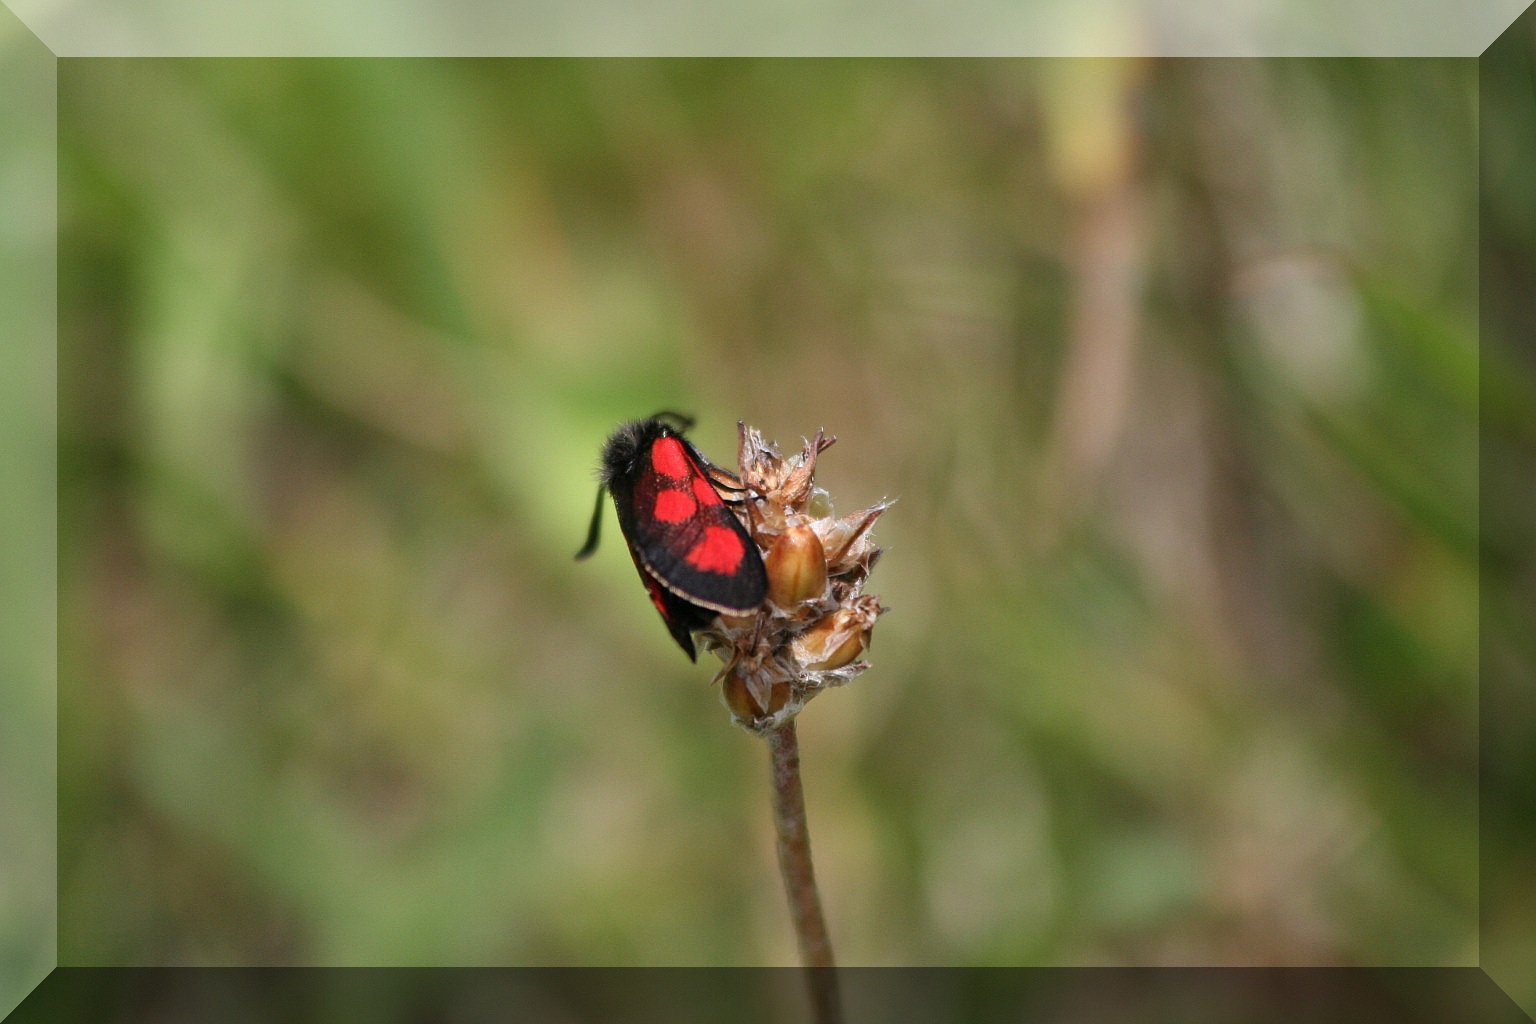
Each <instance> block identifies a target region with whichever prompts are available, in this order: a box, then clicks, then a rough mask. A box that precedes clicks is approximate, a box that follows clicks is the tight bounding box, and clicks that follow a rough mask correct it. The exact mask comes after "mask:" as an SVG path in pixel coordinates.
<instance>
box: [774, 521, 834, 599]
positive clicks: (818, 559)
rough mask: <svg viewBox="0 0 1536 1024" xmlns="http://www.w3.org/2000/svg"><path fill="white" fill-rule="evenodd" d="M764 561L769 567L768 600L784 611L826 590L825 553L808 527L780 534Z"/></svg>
mask: <svg viewBox="0 0 1536 1024" xmlns="http://www.w3.org/2000/svg"><path fill="white" fill-rule="evenodd" d="M763 564H764V565H765V566H767V568H768V600H770V601H772V602H773V603H774V604H776V605H778V606H779V607H780V608H782V609H783V610H785V611H790V610H792V609H794V608H795V607H796V606H797V605H799V604H801V603H802V602H804V601H809V600H811V599H812V598H817V597H820V596H821V595H822V594H823V593H825V592H826V589H827V553H826V552H825V551H823V550H822V547H821V538H820V537H818V536H816V531H815V530H814V529H812V528H811V527H809V526H793V527H790V528H789V529H788V530H785V531H784V532H783V533H781V534H779V535H778V537H777V538H775V539H774V542H773V545H772V546H771V547H770V548H769V549H768V554H767V556H766V557H765V558H764V559H763Z"/></svg>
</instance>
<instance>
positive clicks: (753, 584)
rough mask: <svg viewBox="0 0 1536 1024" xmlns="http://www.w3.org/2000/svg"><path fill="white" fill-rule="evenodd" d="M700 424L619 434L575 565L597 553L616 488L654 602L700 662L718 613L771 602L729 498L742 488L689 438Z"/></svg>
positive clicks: (656, 421)
mask: <svg viewBox="0 0 1536 1024" xmlns="http://www.w3.org/2000/svg"><path fill="white" fill-rule="evenodd" d="M692 425H693V420H691V419H689V418H688V417H686V416H679V415H678V414H676V413H669V412H661V413H657V414H656V415H655V416H652V417H650V418H649V419H643V420H635V421H633V422H630V423H625V424H623V425H622V426H620V427H619V428H618V429H617V430H615V431H614V432H613V434H612V435H611V436H610V437H609V438H608V442H607V444H605V445H604V446H603V456H602V465H601V467H600V468H599V470H598V478H599V481H600V482H599V484H598V488H597V506H596V507H595V508H594V509H593V510H592V525H591V527H590V529H589V530H588V532H587V543H586V544H585V545H584V546H583V547H582V549H581V550H580V551H578V552H577V553H576V557H577V558H586V557H587V556H588V555H590V554H591V553H592V552H593V551H595V550H597V538H598V527H599V525H600V524H601V523H602V515H603V491H604V490H607V491H608V493H610V494H612V495H613V507H614V509H615V510H616V511H617V512H618V515H619V529H620V530H622V531H623V532H624V540H625V542H626V543H627V544H628V545H629V553H630V556H631V557H633V558H634V560H635V568H637V569H638V570H639V571H640V579H641V582H643V583H644V584H645V589H646V590H647V591H649V592H650V595H651V602H652V603H653V604H655V605H656V610H657V611H659V612H661V617H662V620H663V621H664V622H666V624H667V630H668V632H670V633H671V634H672V639H674V640H676V641H677V644H678V646H679V647H681V648H682V649H683V651H684V652H685V653H686V654H687V655H688V657H689V658H690V659H691V660H693V661H697V660H698V656H697V654H696V653H695V652H694V648H693V636H692V635H691V634H692V633H693V631H694V630H696V629H703V628H704V627H706V626H708V625H709V624H710V622H711V621H713V619H714V618H715V616H716V615H719V614H726V615H750V614H752V613H753V612H755V611H756V610H757V609H758V607H759V606H760V605H761V604H762V603H763V600H764V599H765V598H766V597H767V596H768V573H767V571H766V570H765V569H764V568H763V557H762V555H761V554H759V553H758V550H757V545H756V544H754V543H753V541H752V538H751V536H749V535H748V533H747V531H746V528H745V527H743V526H742V525H741V520H739V519H737V518H736V514H735V513H734V512H732V511H731V509H730V506H729V505H728V504H727V503H726V499H724V498H722V497H721V496H720V491H721V490H725V491H740V490H741V488H740V486H739V481H737V479H736V478H735V477H734V476H732V475H731V474H730V473H728V472H726V471H725V470H723V469H720V468H719V467H718V466H715V465H714V464H712V463H711V462H710V461H709V460H708V459H706V458H705V457H704V455H703V453H701V452H700V451H699V450H698V449H697V448H695V447H694V446H693V444H692V443H691V442H690V441H689V440H688V439H687V438H685V437H684V436H683V432H684V431H686V430H687V429H688V428H689V427H691V426H692Z"/></svg>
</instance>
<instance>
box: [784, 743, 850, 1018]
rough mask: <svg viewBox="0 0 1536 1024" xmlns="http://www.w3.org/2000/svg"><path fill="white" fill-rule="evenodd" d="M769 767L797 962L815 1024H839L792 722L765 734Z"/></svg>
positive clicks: (833, 972)
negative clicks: (803, 971)
mask: <svg viewBox="0 0 1536 1024" xmlns="http://www.w3.org/2000/svg"><path fill="white" fill-rule="evenodd" d="M768 749H769V751H770V752H771V755H772V763H773V824H774V828H775V831H776V832H777V833H778V849H779V873H780V874H781V875H783V876H784V890H785V892H786V893H787V894H788V896H789V915H790V917H791V919H793V921H794V926H795V937H796V938H797V939H798V940H799V943H800V962H801V964H803V965H804V967H805V974H806V984H807V987H808V988H809V990H810V996H811V1009H812V1013H813V1016H812V1019H813V1020H814V1021H815V1024H840V1022H841V1021H842V1019H843V1013H842V1004H841V1001H840V999H839V997H838V991H837V971H836V968H835V967H834V965H833V961H832V940H831V939H830V938H829V937H828V935H827V922H826V918H824V917H823V916H822V913H821V897H820V896H818V895H817V893H816V874H815V872H814V871H813V870H812V867H811V835H810V831H809V830H808V829H807V827H806V822H805V794H804V793H803V792H802V790H801V788H800V743H799V740H798V739H796V737H795V720H794V719H793V718H791V719H790V720H789V721H787V722H785V723H784V724H783V725H781V726H779V727H778V728H777V729H774V730H773V731H771V732H770V733H768Z"/></svg>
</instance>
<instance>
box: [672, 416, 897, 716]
mask: <svg viewBox="0 0 1536 1024" xmlns="http://www.w3.org/2000/svg"><path fill="white" fill-rule="evenodd" d="M740 434H741V442H740V445H739V448H738V453H739V460H740V475H741V485H742V487H743V489H744V495H745V500H744V501H743V502H742V503H741V504H740V505H739V506H737V514H738V515H740V516H741V519H742V522H743V524H744V525H746V527H747V530H748V532H749V533H750V534H751V535H752V539H753V540H754V541H755V542H756V543H757V545H758V547H759V548H760V549H761V551H762V553H763V562H764V565H765V567H766V568H767V570H768V597H769V599H768V601H766V602H765V603H764V604H763V606H762V607H761V608H760V609H758V611H757V612H756V613H755V614H753V615H749V616H729V617H728V616H720V617H718V618H716V619H715V621H714V622H713V623H712V624H711V625H710V627H709V628H708V629H707V630H705V631H704V632H703V633H701V635H700V638H701V640H702V641H703V643H704V646H705V647H706V648H708V649H709V650H712V651H714V652H715V654H716V655H717V656H718V657H719V658H720V660H721V661H723V662H724V663H725V667H724V668H723V669H721V672H720V676H719V677H718V678H720V679H721V691H720V693H721V699H722V700H723V702H724V703H725V705H726V707H727V708H729V709H730V712H731V715H732V717H733V718H734V719H735V721H736V722H737V724H739V725H741V726H742V727H743V728H746V729H748V730H751V731H753V732H758V733H765V732H767V731H769V730H771V729H773V728H776V727H778V726H780V725H782V724H783V723H784V722H786V721H788V720H789V719H790V718H792V717H794V716H795V715H797V714H799V712H800V709H801V708H803V707H804V706H805V705H806V703H807V702H808V701H809V700H810V699H811V698H812V697H814V696H816V694H818V693H820V692H821V691H822V690H824V689H826V688H827V687H829V686H839V685H842V684H843V683H846V682H848V681H849V680H850V679H853V678H854V677H855V676H857V675H859V674H860V673H861V672H863V671H864V670H865V669H867V668H868V667H869V664H868V663H867V662H864V661H859V660H857V659H858V658H859V656H860V655H861V654H863V653H864V651H865V650H866V649H867V648H868V646H869V640H870V634H871V631H872V630H873V629H874V624H875V620H876V619H877V618H879V617H880V615H881V614H882V613H884V611H885V609H884V608H882V607H881V606H880V599H879V598H878V597H873V596H865V595H863V593H862V591H863V588H864V581H865V580H866V579H867V578H868V576H869V572H870V569H871V568H873V566H874V564H875V561H876V560H877V559H878V558H879V556H880V549H879V548H878V547H876V546H875V544H874V540H873V538H872V536H871V527H873V526H874V523H875V520H877V519H879V518H880V516H881V514H883V513H884V512H885V510H886V509H887V508H889V507H890V504H891V503H890V502H889V501H882V502H880V503H879V504H877V505H874V506H872V507H870V508H867V509H865V510H863V511H862V512H856V513H854V514H853V515H850V516H845V517H843V518H841V519H839V518H837V517H836V516H834V515H833V513H832V502H831V499H830V498H829V497H828V496H827V493H826V492H825V491H823V490H822V489H821V488H819V487H817V486H816V485H815V479H814V478H815V472H816V458H817V456H819V455H820V454H821V453H822V452H823V451H825V450H826V449H827V448H829V447H831V445H832V443H833V441H834V440H836V439H835V438H831V437H826V436H825V435H823V434H822V433H821V432H820V431H818V432H817V433H816V436H815V438H813V439H812V440H810V441H807V442H806V443H805V446H804V448H803V449H802V450H801V451H800V452H799V453H798V454H796V455H793V456H791V457H789V458H785V457H783V456H781V455H780V454H779V452H778V450H777V449H776V448H774V447H773V446H772V445H770V444H767V443H766V442H764V440H763V437H762V435H761V434H759V433H758V432H757V431H756V430H753V429H750V428H748V427H746V426H745V425H742V426H741V427H740Z"/></svg>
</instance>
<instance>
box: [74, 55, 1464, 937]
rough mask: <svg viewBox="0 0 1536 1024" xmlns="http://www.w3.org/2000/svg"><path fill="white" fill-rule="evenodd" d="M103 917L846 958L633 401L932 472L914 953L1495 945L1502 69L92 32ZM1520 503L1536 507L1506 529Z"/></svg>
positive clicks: (829, 856) (880, 654)
mask: <svg viewBox="0 0 1536 1024" xmlns="http://www.w3.org/2000/svg"><path fill="white" fill-rule="evenodd" d="M60 113H61V129H60V131H61V154H60V160H61V195H62V205H63V210H62V218H63V223H62V230H63V238H62V249H63V257H62V266H61V289H62V293H63V294H62V299H63V314H62V323H61V348H60V370H61V395H60V404H61V418H62V435H61V477H62V483H61V487H62V490H61V506H62V507H63V508H64V509H65V513H64V518H63V521H62V522H61V524H60V528H61V546H62V551H61V561H60V574H61V601H62V606H61V630H62V633H63V642H62V644H61V680H60V686H61V693H62V696H61V735H60V744H61V757H62V761H63V764H62V767H61V785H62V793H61V806H60V814H61V822H62V824H61V851H60V871H61V887H62V891H61V911H60V912H61V927H60V931H61V943H60V950H61V959H62V960H63V961H64V962H66V963H75V964H110V963H195V964H212V963H221V964H223V963H228V964H244V963H325V964H381V963H403V964H457V963H469V964H492V963H535V964H544V963H581V964H610V963H660V964H716V963H749V964H754V963H788V962H793V960H794V956H795V953H794V948H793V940H792V937H791V935H790V932H789V927H788V920H787V914H786V912H785V909H784V907H783V896H782V893H781V891H780V887H779V883H778V880H777V878H776V875H775V872H774V868H773V859H772V858H773V849H772V840H771V832H770V829H769V824H768V812H767V792H766V789H767V780H766V773H767V764H766V758H767V755H766V751H765V750H763V749H761V748H760V746H759V744H758V743H757V741H756V740H755V739H752V738H751V737H749V736H747V735H745V734H744V733H741V732H738V731H736V730H734V729H733V728H732V727H731V726H730V725H729V724H728V718H727V715H726V712H725V711H724V709H723V708H721V707H720V706H719V704H718V702H717V700H716V695H715V693H714V692H713V691H712V690H711V688H710V686H709V685H708V681H709V677H710V674H711V673H712V671H713V668H712V667H709V666H706V665H703V664H701V665H699V666H693V665H689V664H688V663H686V662H685V661H683V660H682V659H681V658H680V657H679V655H678V652H677V650H676V648H675V645H673V644H672V642H671V641H670V640H669V639H668V637H667V636H666V633H665V631H664V630H663V628H662V626H661V624H660V623H659V621H658V620H657V619H656V615H655V612H654V611H653V610H652V609H651V608H650V606H649V602H648V601H647V600H646V598H645V595H644V592H643V590H642V588H641V587H640V586H639V583H638V581H637V580H636V579H635V578H634V570H633V567H632V566H631V565H630V562H629V558H628V557H627V555H626V553H625V551H624V549H623V546H622V544H620V543H619V541H618V536H617V531H616V530H614V529H613V523H612V520H611V519H610V520H609V522H608V524H607V537H606V541H605V545H604V547H603V549H602V550H601V551H600V552H599V554H598V556H597V557H596V558H594V559H593V560H591V561H590V562H586V563H582V564H576V563H573V562H572V560H571V556H572V554H573V552H574V551H575V549H576V548H577V546H578V545H579V544H580V543H581V540H582V537H583V534H584V530H585V527H586V517H587V516H588V514H589V513H590V510H591V502H592V498H593V490H594V478H593V476H592V474H591V468H592V466H593V465H594V463H595V459H596V453H597V450H598V447H599V445H600V444H601V442H602V440H603V438H604V436H605V435H606V433H607V431H608V430H609V429H611V427H612V426H613V425H614V424H615V423H616V422H617V421H618V420H620V419H623V418H627V417H634V416H639V415H645V414H648V413H650V412H653V411H655V410H656V409H659V408H673V409H681V410H684V411H688V412H692V413H694V414H696V415H697V416H698V417H699V418H700V426H699V428H698V429H697V430H696V431H695V433H694V437H695V440H697V441H698V443H699V444H700V446H701V447H702V448H703V450H704V451H705V452H707V453H709V454H711V455H712V456H714V457H715V458H716V459H718V460H719V461H722V462H726V463H729V462H730V456H731V453H732V451H733V446H734V436H735V435H734V426H735V421H736V420H737V419H738V418H742V419H745V420H746V421H747V422H749V423H751V424H753V425H755V426H758V427H760V428H761V429H763V431H764V432H765V433H766V434H767V435H768V436H770V437H775V438H777V439H778V440H779V441H780V442H781V443H784V444H786V445H795V444H797V443H798V441H799V438H800V436H801V435H806V434H810V433H812V432H814V431H815V430H816V429H817V428H818V427H826V428H827V429H828V431H829V432H831V433H834V434H836V435H838V437H839V438H840V440H839V442H838V444H837V445H836V447H834V448H832V449H831V450H830V451H829V452H827V453H826V455H825V456H824V457H823V459H822V462H821V475H820V478H819V480H820V482H821V483H822V484H824V485H825V486H826V487H827V488H828V489H829V490H830V491H831V493H832V495H833V498H834V500H835V501H836V502H837V505H838V508H839V509H840V510H842V511H851V510H853V509H855V508H859V507H862V506H864V505H867V504H870V503H872V502H873V501H875V500H877V499H879V498H881V497H882V496H886V495H889V496H893V497H897V498H899V503H898V504H897V505H896V507H895V508H894V509H893V510H892V511H891V513H889V514H888V515H887V516H886V517H885V519H883V520H882V522H881V525H880V539H881V542H882V543H883V544H884V545H885V546H886V547H887V549H888V550H887V552H886V555H885V558H884V559H883V560H882V562H881V563H880V565H879V566H878V568H877V569H876V571H875V573H874V576H873V579H872V581H871V586H870V590H871V591H872V592H876V593H879V594H881V595H882V596H883V598H884V600H885V603H886V604H887V605H889V606H890V607H891V609H892V611H891V612H890V614H889V615H887V616H886V617H885V618H884V619H883V620H882V621H881V625H880V628H879V630H878V641H877V643H876V645H875V647H874V649H873V651H872V652H871V653H872V659H873V661H874V662H875V668H874V669H873V670H872V671H871V672H869V673H868V674H866V675H865V676H864V677H862V678H861V679H860V680H859V681H858V682H857V683H856V684H854V685H852V686H850V687H848V688H847V689H844V690H839V691H834V692H831V693H829V694H827V695H825V696H823V697H822V698H820V699H819V700H818V701H816V702H815V703H814V704H813V705H812V706H811V707H810V709H809V710H808V711H807V712H806V714H805V715H804V716H803V717H802V726H801V745H802V752H803V754H804V757H805V761H806V771H807V779H806V786H807V797H808V803H809V809H810V815H811V829H812V834H813V837H814V843H815V847H816V855H817V868H818V875H819V877H820V880H821V884H822V887H823V898H824V901H825V903H826V904H827V909H828V914H829V917H830V921H831V926H832V930H833V937H834V941H835V942H836V944H837V948H838V955H839V957H840V959H841V960H842V961H843V962H846V963H850V964H861V963H862V964H886V963H920V964H953V963H986V964H1083V963H1092V964H1173V963H1192V964H1212V963H1245V964H1470V963H1474V962H1476V957H1477V935H1476V914H1477V833H1476V829H1477V816H1476V799H1477V794H1476V782H1477V764H1478V762H1477V741H1476V737H1477V716H1476V708H1477V704H1476V693H1477V689H1476V688H1477V666H1478V660H1477V652H1478V648H1477V639H1478V622H1477V607H1478V604H1477V596H1478V591H1477V583H1478V572H1477V569H1478V566H1477V560H1478V552H1479V543H1480V539H1479V533H1478V518H1477V461H1478V434H1477V428H1478V420H1477V416H1478V352H1477V341H1476V338H1477V321H1476V316H1477V309H1478V305H1477V301H1478V292H1477V283H1478V282H1477V276H1476V272H1477V271H1476V255H1477V250H1476V244H1477V237H1478V235H1477V210H1478V207H1477V202H1478V196H1477V166H1478V164H1477V148H1476V147H1477V120H1476V118H1477V70H1476V65H1475V64H1474V63H1472V62H1468V61H1443V62H1436V61H1412V62H1203V61H1202V62H1176V61H1169V62H1138V61H1130V62H1125V61H1082V62H1078V61H1070V62H1064V61H1052V62H1042V63H1033V62H1022V61H1019V62H1015V61H998V62H990V61H985V62H972V61H964V62H902V61H889V62H887V61H847V62H844V61H834V62H799V61H786V62H771V61H761V62H757V61H754V62H714V61H703V62H695V61H688V62H662V63H654V62H622V61H621V62H564V61H559V62H546V61H520V62H500V61H463V62H415V61H393V62H364V61H294V62H276V61H261V60H255V61H218V62H180V61H134V62H111V61H86V62H66V63H65V64H64V65H63V66H62V68H61V72H60ZM1483 542H1484V543H1486V542H1487V538H1483Z"/></svg>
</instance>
